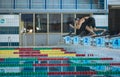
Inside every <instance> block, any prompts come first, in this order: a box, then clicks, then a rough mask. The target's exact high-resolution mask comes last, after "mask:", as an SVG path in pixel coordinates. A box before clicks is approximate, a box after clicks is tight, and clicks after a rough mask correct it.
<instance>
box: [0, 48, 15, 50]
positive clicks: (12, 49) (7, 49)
mask: <svg viewBox="0 0 120 77" xmlns="http://www.w3.org/2000/svg"><path fill="white" fill-rule="evenodd" d="M0 50H15V48H0Z"/></svg>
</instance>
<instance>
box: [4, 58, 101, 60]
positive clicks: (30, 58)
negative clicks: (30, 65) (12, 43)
mask: <svg viewBox="0 0 120 77" xmlns="http://www.w3.org/2000/svg"><path fill="white" fill-rule="evenodd" d="M38 59H39V58H4V61H21V60H25V61H36V60H38ZM40 59H42V58H40ZM48 59H51V58H48ZM54 59H55V58H54ZM54 59H52V60H54ZM63 59H64V58H63ZM66 59H68V60H101V58H66ZM43 60H44V58H43Z"/></svg>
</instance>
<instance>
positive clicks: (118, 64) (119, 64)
mask: <svg viewBox="0 0 120 77" xmlns="http://www.w3.org/2000/svg"><path fill="white" fill-rule="evenodd" d="M110 65H113V66H114V65H116V66H120V63H110Z"/></svg>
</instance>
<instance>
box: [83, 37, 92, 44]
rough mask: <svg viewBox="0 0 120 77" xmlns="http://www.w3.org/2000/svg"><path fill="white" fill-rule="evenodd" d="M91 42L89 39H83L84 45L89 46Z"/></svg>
mask: <svg viewBox="0 0 120 77" xmlns="http://www.w3.org/2000/svg"><path fill="white" fill-rule="evenodd" d="M90 42H91V40H90V38H89V37H84V38H83V44H84V45H87V46H89V45H90V44H91V43H90Z"/></svg>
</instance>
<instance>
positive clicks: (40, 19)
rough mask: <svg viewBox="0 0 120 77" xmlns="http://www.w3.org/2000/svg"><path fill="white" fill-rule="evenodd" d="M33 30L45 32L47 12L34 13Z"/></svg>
mask: <svg viewBox="0 0 120 77" xmlns="http://www.w3.org/2000/svg"><path fill="white" fill-rule="evenodd" d="M35 32H36V33H40V32H43V33H46V32H47V14H36V15H35Z"/></svg>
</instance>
